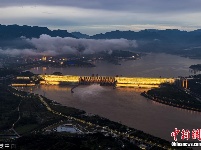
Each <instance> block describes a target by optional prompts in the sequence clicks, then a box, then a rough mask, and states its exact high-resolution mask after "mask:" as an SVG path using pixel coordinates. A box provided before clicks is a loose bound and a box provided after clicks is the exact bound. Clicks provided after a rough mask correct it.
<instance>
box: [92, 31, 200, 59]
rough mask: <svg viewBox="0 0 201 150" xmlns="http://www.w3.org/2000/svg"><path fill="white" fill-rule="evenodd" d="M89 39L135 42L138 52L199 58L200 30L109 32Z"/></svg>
mask: <svg viewBox="0 0 201 150" xmlns="http://www.w3.org/2000/svg"><path fill="white" fill-rule="evenodd" d="M90 38H91V39H120V38H124V39H128V40H136V41H137V44H138V48H137V49H138V50H140V51H144V52H164V53H171V54H179V55H182V56H187V57H192V58H198V57H199V58H201V29H198V30H194V31H190V32H187V31H180V30H178V29H166V30H156V29H145V30H141V31H139V32H135V31H119V30H116V31H111V32H106V33H105V34H102V33H100V34H96V35H93V36H91V37H90Z"/></svg>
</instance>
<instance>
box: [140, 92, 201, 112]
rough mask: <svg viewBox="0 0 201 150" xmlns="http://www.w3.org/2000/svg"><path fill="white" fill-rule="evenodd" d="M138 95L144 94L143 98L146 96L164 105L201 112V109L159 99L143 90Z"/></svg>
mask: <svg viewBox="0 0 201 150" xmlns="http://www.w3.org/2000/svg"><path fill="white" fill-rule="evenodd" d="M140 95H141V96H144V97H145V98H148V99H149V100H152V101H155V102H158V103H161V104H164V105H168V106H172V107H175V108H181V109H185V110H190V111H195V112H201V109H195V108H190V107H187V106H179V105H178V104H174V103H168V102H167V101H163V100H161V99H157V98H154V97H152V96H151V95H148V94H147V92H143V93H141V94H140Z"/></svg>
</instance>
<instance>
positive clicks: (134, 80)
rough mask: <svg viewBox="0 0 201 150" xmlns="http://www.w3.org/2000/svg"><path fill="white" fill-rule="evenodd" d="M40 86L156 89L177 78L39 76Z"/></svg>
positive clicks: (173, 81)
mask: <svg viewBox="0 0 201 150" xmlns="http://www.w3.org/2000/svg"><path fill="white" fill-rule="evenodd" d="M39 77H40V78H41V81H40V84H46V85H62V84H63V85H65V84H70V85H87V84H93V83H97V84H100V85H108V86H115V87H135V88H156V87H159V85H160V84H162V83H175V81H176V79H175V78H146V77H109V76H73V75H39Z"/></svg>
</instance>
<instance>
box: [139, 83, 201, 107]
mask: <svg viewBox="0 0 201 150" xmlns="http://www.w3.org/2000/svg"><path fill="white" fill-rule="evenodd" d="M192 81H193V80H192ZM196 90H201V88H200V89H196ZM142 95H143V96H145V97H148V98H150V99H152V100H154V101H157V102H160V103H163V104H166V105H171V106H174V107H179V108H184V109H189V110H195V111H201V101H200V100H198V99H197V98H196V97H195V96H194V95H193V94H192V93H191V91H189V90H185V89H182V88H178V87H177V86H176V85H170V84H164V85H163V86H161V87H160V88H157V89H151V90H149V91H147V92H145V93H142Z"/></svg>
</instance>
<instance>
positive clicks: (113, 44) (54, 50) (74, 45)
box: [0, 34, 137, 56]
mask: <svg viewBox="0 0 201 150" xmlns="http://www.w3.org/2000/svg"><path fill="white" fill-rule="evenodd" d="M23 40H26V41H27V42H28V43H29V44H31V45H33V46H34V47H35V48H36V49H6V50H0V54H6V55H11V56H43V55H46V56H57V55H65V54H78V53H81V54H94V53H99V52H102V51H105V52H108V53H109V54H111V53H112V51H115V50H130V49H133V48H136V47H137V43H136V41H135V40H126V39H108V40H94V39H75V38H70V37H66V38H61V37H51V36H49V35H45V34H43V35H41V36H40V38H32V39H25V38H24V37H23Z"/></svg>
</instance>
